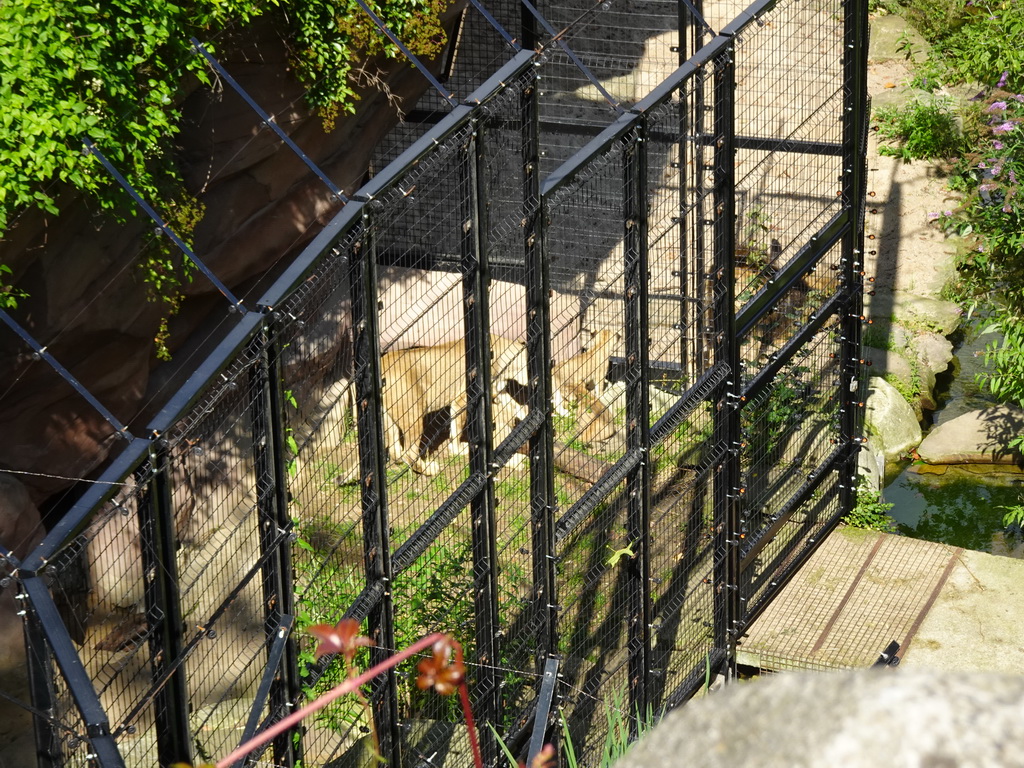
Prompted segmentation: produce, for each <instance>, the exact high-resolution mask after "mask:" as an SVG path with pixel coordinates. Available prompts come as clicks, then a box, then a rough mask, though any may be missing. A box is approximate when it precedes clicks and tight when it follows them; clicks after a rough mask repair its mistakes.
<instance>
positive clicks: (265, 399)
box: [250, 315, 302, 768]
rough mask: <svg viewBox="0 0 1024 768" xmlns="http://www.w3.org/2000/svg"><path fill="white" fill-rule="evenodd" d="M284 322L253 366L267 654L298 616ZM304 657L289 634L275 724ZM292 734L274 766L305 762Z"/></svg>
mask: <svg viewBox="0 0 1024 768" xmlns="http://www.w3.org/2000/svg"><path fill="white" fill-rule="evenodd" d="M279 331H280V324H279V323H278V321H277V318H276V317H274V316H273V315H271V316H270V317H268V318H267V320H266V322H264V324H263V329H262V333H261V335H260V341H261V344H260V356H259V360H258V362H257V364H256V365H255V366H254V367H253V372H252V373H253V379H254V381H253V392H254V397H253V398H252V400H251V402H250V407H251V418H252V429H253V453H254V455H253V460H254V461H255V464H256V509H257V514H258V515H259V535H260V552H261V554H267V553H268V552H270V556H269V557H268V558H267V560H266V562H265V563H264V564H263V611H264V631H265V633H266V642H267V654H268V658H270V654H271V649H272V642H273V640H274V638H275V637H276V636H277V633H278V630H279V628H280V620H281V617H282V616H294V615H295V610H294V594H293V579H292V567H291V566H292V558H291V538H290V537H284V538H282V535H283V533H284V532H286V531H290V530H291V528H292V522H291V518H290V517H289V515H288V473H287V462H286V457H285V452H286V441H285V427H284V407H285V401H286V396H285V393H284V391H283V389H282V381H283V377H282V373H281V358H280V343H279V341H278V339H279ZM301 691H302V689H301V686H300V684H299V680H298V654H297V649H296V647H295V640H294V638H293V637H292V636H291V633H289V636H288V639H287V640H286V641H285V649H284V655H283V657H282V658H281V662H280V666H279V668H278V670H277V674H276V676H275V678H274V682H273V684H272V686H271V688H270V697H269V700H268V711H269V714H270V719H271V720H276V719H279V718H280V717H282V716H283V715H285V714H288V712H287V710H288V709H289V708H291V707H292V706H293V705H294V703H295V702H296V701H297V700H298V698H299V697H300V696H301ZM301 758H302V755H301V749H300V748H298V747H297V746H296V745H295V744H294V742H293V740H292V738H291V735H290V734H285V735H282V736H280V737H278V738H277V739H275V740H274V764H275V765H278V766H287V767H288V768H291V766H293V765H294V764H295V762H296V761H298V760H301Z"/></svg>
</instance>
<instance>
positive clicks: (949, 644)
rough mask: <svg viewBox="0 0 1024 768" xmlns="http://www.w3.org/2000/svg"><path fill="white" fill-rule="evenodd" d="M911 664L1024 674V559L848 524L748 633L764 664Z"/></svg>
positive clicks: (747, 645)
mask: <svg viewBox="0 0 1024 768" xmlns="http://www.w3.org/2000/svg"><path fill="white" fill-rule="evenodd" d="M892 640H896V641H897V642H898V643H900V651H899V653H898V654H897V655H898V656H899V657H900V663H901V666H907V667H918V668H927V669H939V670H987V671H998V672H1004V673H1007V674H1024V560H1017V559H1014V558H1008V557H998V556H995V555H989V554H986V553H984V552H973V551H970V550H963V549H959V548H956V547H950V546H947V545H945V544H935V543H932V542H928V541H921V540H919V539H911V538H907V537H904V536H893V535H889V534H883V533H876V532H873V531H861V530H856V529H851V528H845V527H844V528H840V529H839V530H837V531H836V532H835V533H833V534H832V535H831V536H829V537H828V538H827V539H826V540H825V541H824V542H823V543H822V545H821V547H820V548H819V549H818V551H817V552H815V554H814V555H813V556H812V557H811V559H810V560H809V561H808V562H807V564H806V565H805V566H804V567H803V568H801V569H800V571H799V572H798V573H797V574H796V576H795V577H794V578H793V580H792V581H791V582H790V583H789V584H788V585H787V586H786V588H785V589H784V590H783V592H782V594H781V595H780V596H779V597H778V598H777V599H776V600H775V601H774V602H773V603H772V605H770V606H769V607H768V609H767V610H766V611H765V612H764V613H763V614H762V615H761V616H760V617H759V618H758V619H757V621H756V622H755V623H754V624H753V626H751V628H750V629H749V631H748V632H747V634H746V635H744V637H743V639H742V641H741V645H740V649H739V656H738V659H739V662H740V663H741V664H746V665H750V666H754V667H759V668H762V669H772V670H783V669H830V668H844V667H865V666H870V665H871V664H872V663H874V661H875V660H876V659H877V658H878V655H879V654H880V653H881V652H882V650H884V649H885V647H886V646H887V645H888V644H889V642H890V641H892Z"/></svg>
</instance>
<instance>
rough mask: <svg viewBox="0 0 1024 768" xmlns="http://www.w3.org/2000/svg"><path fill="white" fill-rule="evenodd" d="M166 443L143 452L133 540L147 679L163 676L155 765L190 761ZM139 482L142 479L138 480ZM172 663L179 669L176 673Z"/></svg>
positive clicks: (155, 443)
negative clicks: (137, 550)
mask: <svg viewBox="0 0 1024 768" xmlns="http://www.w3.org/2000/svg"><path fill="white" fill-rule="evenodd" d="M169 454H170V452H169V449H168V446H167V441H166V439H163V438H161V439H159V440H154V441H153V443H152V444H151V446H150V450H149V461H150V466H151V467H152V472H151V474H150V477H149V482H148V488H147V491H146V493H145V494H144V495H143V496H142V497H141V498H140V499H139V540H140V543H141V545H142V546H141V549H142V572H143V574H144V576H143V579H144V582H145V590H144V594H145V603H146V613H147V615H148V616H149V617H150V620H151V621H152V622H153V624H154V626H153V631H152V633H151V634H150V637H149V644H150V658H151V659H152V661H153V679H154V681H156V680H160V679H161V678H163V677H164V676H165V675H166V676H167V681H166V683H165V684H164V685H163V686H162V687H161V689H160V690H159V691H158V692H157V694H156V695H155V697H154V702H153V707H154V715H155V718H156V724H157V756H158V759H159V761H160V764H161V765H170V764H171V763H176V762H189V761H190V760H191V759H192V734H191V729H190V727H189V708H190V702H189V698H188V682H187V681H186V679H185V665H184V664H180V661H181V655H182V651H183V650H184V639H183V630H184V623H183V619H182V615H181V600H180V592H179V582H178V559H177V548H178V542H177V535H176V533H175V530H174V519H175V516H174V503H173V501H172V498H171V494H172V489H171V478H170V470H171V461H170V455H169ZM140 481H142V482H144V481H145V479H144V478H140ZM174 664H180V665H179V666H178V667H177V668H176V669H175V668H173V665H174Z"/></svg>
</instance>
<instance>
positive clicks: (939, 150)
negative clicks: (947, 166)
mask: <svg viewBox="0 0 1024 768" xmlns="http://www.w3.org/2000/svg"><path fill="white" fill-rule="evenodd" d="M875 122H876V125H877V128H878V134H879V136H881V137H882V138H883V139H885V140H887V141H889V142H891V143H890V144H887V145H883V146H881V147H879V149H878V154H880V155H888V156H890V157H898V158H901V159H902V160H903V161H904V162H908V163H909V162H910V161H911V160H930V159H943V158H949V157H953V156H954V155H956V154H958V153H959V151H960V148H961V146H962V139H961V134H960V128H959V126H958V124H957V119H956V111H955V109H954V108H953V104H952V102H951V101H950V100H949V99H943V98H938V97H929V98H926V99H918V100H916V101H912V102H910V103H909V104H907V105H905V106H902V107H884V108H882V109H879V110H877V111H876V112H875Z"/></svg>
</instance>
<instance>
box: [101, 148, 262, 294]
mask: <svg viewBox="0 0 1024 768" xmlns="http://www.w3.org/2000/svg"><path fill="white" fill-rule="evenodd" d="M82 141H83V142H84V143H85V149H86V151H87V152H91V153H92V154H93V155H95V156H96V159H97V160H99V161H100V162H101V163H102V164H103V167H104V168H106V169H107V173H109V174H110V175H111V176H113V177H114V178H115V179H116V180H117V183H118V184H120V185H121V186H122V187H124V189H125V191H126V192H127V193H128V194H129V195H131V196H132V200H134V201H135V203H136V205H138V206H139V207H140V208H141V209H142V210H144V211H145V212H146V215H148V216H149V218H151V219H152V220H153V221H155V222H156V224H157V226H158V227H160V229H161V231H162V232H163V233H164V234H165V235H167V236H168V237H169V238H171V240H172V241H173V242H174V244H175V245H176V246H178V248H179V249H180V250H181V252H182V253H184V254H185V255H186V256H187V257H188V259H189V261H191V262H192V263H193V264H195V265H196V267H197V268H198V269H199V271H200V272H202V273H203V274H204V275H206V277H207V278H209V280H210V282H211V283H213V285H214V287H215V288H216V289H217V290H218V291H220V292H221V294H223V296H224V298H226V299H227V300H228V301H230V302H231V306H232V307H234V308H235V309H238V310H239V311H241V312H248V310H247V309H246V308H245V307H244V306H243V305H242V302H241V301H240V300H239V299H237V298H235V295H234V294H233V293H231V291H230V290H228V287H227V286H226V285H224V283H222V282H221V281H220V279H219V278H218V277H217V276H216V275H215V274H213V272H212V271H211V270H210V268H209V267H207V266H206V265H205V264H204V263H203V262H202V261H200V259H199V257H198V256H196V255H195V254H194V253H193V252H192V249H191V248H189V247H188V246H187V245H185V243H184V242H183V241H182V240H181V238H180V237H178V236H177V235H176V234H174V231H173V230H172V229H171V228H170V227H169V226H167V222H165V221H164V220H163V219H162V218H161V217H160V214H159V213H157V212H156V211H155V210H153V207H152V206H151V205H150V204H149V203H147V202H146V201H145V200H143V199H142V197H140V196H139V193H138V192H136V191H135V189H134V188H133V187H132V185H131V184H129V183H128V180H127V179H125V177H124V176H122V175H121V174H120V173H119V172H118V170H117V169H116V168H115V167H114V166H113V165H111V163H110V161H109V160H107V158H106V157H104V155H103V153H102V152H100V150H99V148H98V147H97V146H96V145H95V144H93V142H92V140H91V139H90V138H89V137H88V136H86V137H85V138H84V139H83V140H82Z"/></svg>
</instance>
